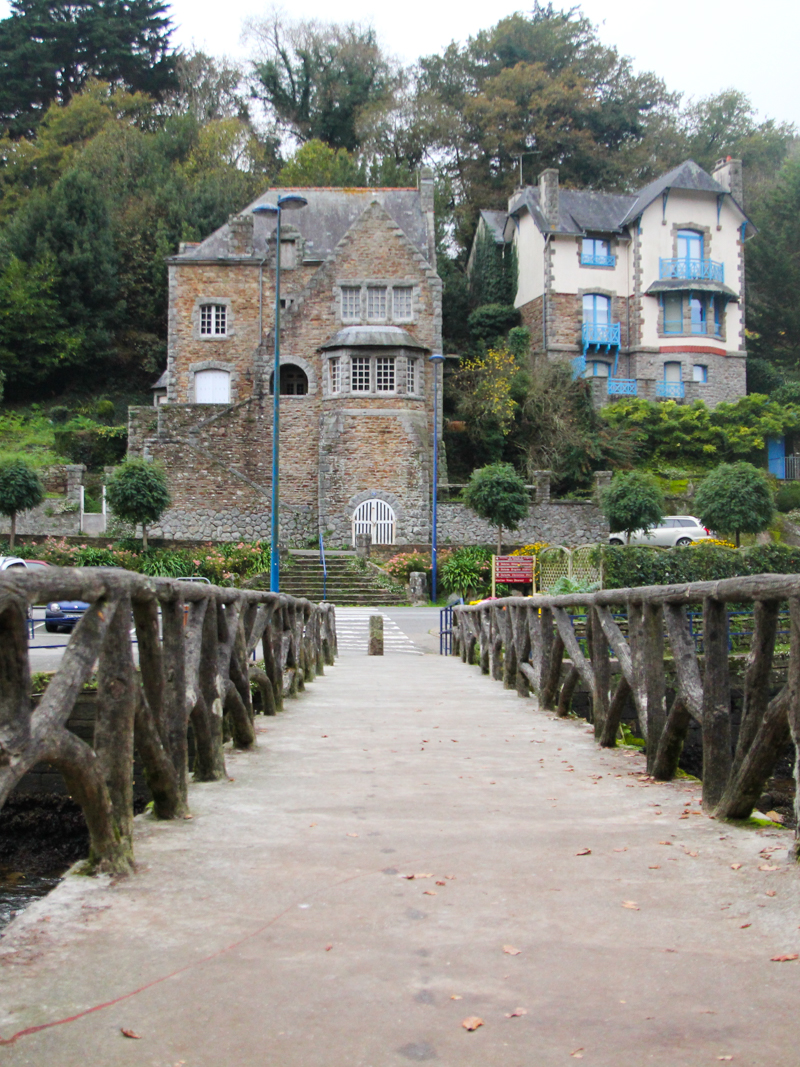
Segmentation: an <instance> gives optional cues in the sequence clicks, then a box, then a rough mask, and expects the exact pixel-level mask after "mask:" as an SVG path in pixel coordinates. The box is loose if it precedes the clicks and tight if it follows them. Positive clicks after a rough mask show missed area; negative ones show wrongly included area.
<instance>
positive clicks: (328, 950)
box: [325, 945, 333, 952]
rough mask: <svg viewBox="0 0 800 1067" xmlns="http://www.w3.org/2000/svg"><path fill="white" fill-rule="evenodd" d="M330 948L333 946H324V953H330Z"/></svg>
mask: <svg viewBox="0 0 800 1067" xmlns="http://www.w3.org/2000/svg"><path fill="white" fill-rule="evenodd" d="M332 948H333V945H326V946H325V951H326V952H330V950H331V949H332Z"/></svg>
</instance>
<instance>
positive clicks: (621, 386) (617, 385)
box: [608, 378, 636, 396]
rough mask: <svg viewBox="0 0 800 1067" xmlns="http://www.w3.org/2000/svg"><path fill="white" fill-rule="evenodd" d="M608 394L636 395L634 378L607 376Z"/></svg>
mask: <svg viewBox="0 0 800 1067" xmlns="http://www.w3.org/2000/svg"><path fill="white" fill-rule="evenodd" d="M608 395H609V396H636V379H635V378H609V379H608Z"/></svg>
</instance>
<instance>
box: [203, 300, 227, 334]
mask: <svg viewBox="0 0 800 1067" xmlns="http://www.w3.org/2000/svg"><path fill="white" fill-rule="evenodd" d="M227 332H228V309H227V308H226V307H225V305H224V304H201V306H200V336H201V337H224V336H225V335H226V334H227Z"/></svg>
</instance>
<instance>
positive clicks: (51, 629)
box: [44, 622, 58, 634]
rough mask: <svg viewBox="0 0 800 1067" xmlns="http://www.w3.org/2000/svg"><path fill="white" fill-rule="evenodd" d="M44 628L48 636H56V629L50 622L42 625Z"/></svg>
mask: <svg viewBox="0 0 800 1067" xmlns="http://www.w3.org/2000/svg"><path fill="white" fill-rule="evenodd" d="M44 628H45V630H47V632H48V633H49V634H57V633H58V627H57V626H53V624H52V622H46V623H45V624H44Z"/></svg>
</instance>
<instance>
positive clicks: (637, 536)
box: [608, 515, 712, 548]
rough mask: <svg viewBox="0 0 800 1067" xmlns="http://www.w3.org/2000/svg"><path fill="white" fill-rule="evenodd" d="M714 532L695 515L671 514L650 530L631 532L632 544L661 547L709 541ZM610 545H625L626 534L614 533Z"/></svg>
mask: <svg viewBox="0 0 800 1067" xmlns="http://www.w3.org/2000/svg"><path fill="white" fill-rule="evenodd" d="M711 536H712V534H711V531H710V530H707V529H706V527H705V526H703V525H702V523H701V522H700V520H699V519H696V518H695V517H694V515H670V516H669V518H667V519H664V521H663V522H662V523H661V524H660V525H658V526H653V527H652V528H651V529H649V530H637V531H636V532H635V533H632V534H631V540H630V543H631V544H632V545H658V546H660V547H661V548H674V547H675V546H676V545H677V546H678V547H681V546H683V545H691V544H693V543H694V542H695V541H708V540H709V539H710V538H711ZM608 543H609V544H610V545H624V544H625V543H626V542H625V534H622V533H613V534H611V535H610V537H609V539H608Z"/></svg>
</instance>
